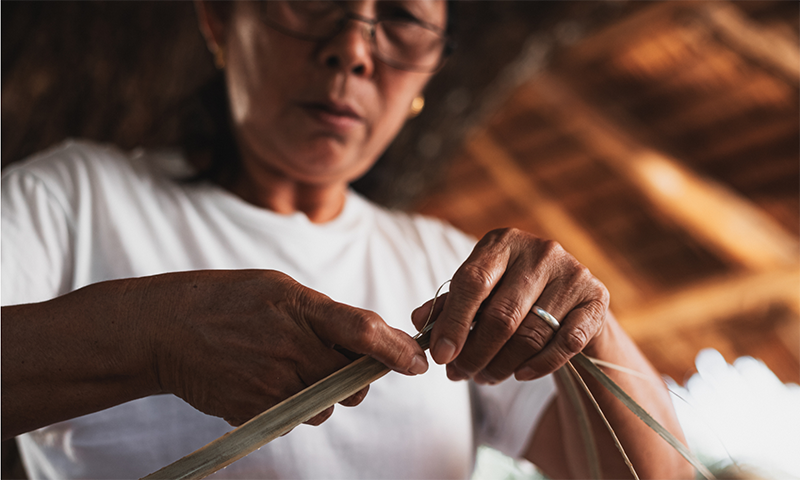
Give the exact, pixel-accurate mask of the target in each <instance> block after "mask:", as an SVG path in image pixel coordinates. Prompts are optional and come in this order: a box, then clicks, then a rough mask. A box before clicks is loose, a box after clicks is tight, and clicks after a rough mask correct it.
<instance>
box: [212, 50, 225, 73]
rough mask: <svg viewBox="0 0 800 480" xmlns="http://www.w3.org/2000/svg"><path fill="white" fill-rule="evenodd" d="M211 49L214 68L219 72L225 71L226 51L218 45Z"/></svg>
mask: <svg viewBox="0 0 800 480" xmlns="http://www.w3.org/2000/svg"><path fill="white" fill-rule="evenodd" d="M210 49H211V54H212V55H214V66H215V67H217V70H223V69H224V68H225V51H224V50H222V48H220V46H219V45H217V44H216V43H215V44H214V46H212V47H210Z"/></svg>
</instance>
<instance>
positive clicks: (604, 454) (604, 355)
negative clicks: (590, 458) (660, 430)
mask: <svg viewBox="0 0 800 480" xmlns="http://www.w3.org/2000/svg"><path fill="white" fill-rule="evenodd" d="M604 329H605V330H604V332H603V333H602V334H601V335H600V336H598V338H597V341H595V342H594V343H593V344H592V345H590V347H588V348H587V349H586V350H585V352H584V353H586V355H588V356H590V357H594V358H598V359H601V360H604V361H606V362H610V363H613V364H616V365H620V366H624V367H627V368H630V369H633V370H636V371H638V372H640V373H642V374H643V375H644V376H645V377H647V378H643V377H642V376H639V375H634V374H631V373H625V372H621V371H618V370H613V369H608V368H605V369H604V371H605V372H606V373H607V374H608V375H609V376H610V377H611V378H612V379H613V380H614V381H615V382H616V383H617V384H618V385H620V387H622V389H623V390H625V391H626V392H627V393H628V394H629V395H630V396H631V397H633V398H634V399H635V400H636V401H637V403H639V405H641V406H642V407H643V408H644V409H645V410H647V411H648V412H649V413H650V414H651V415H652V416H653V417H654V418H655V419H656V420H657V421H658V422H659V423H661V424H662V425H663V426H664V427H666V428H667V429H668V430H669V431H670V432H672V433H673V435H675V436H677V437H678V438H680V439H683V434H682V432H681V429H680V425H679V423H678V421H677V418H676V416H675V412H674V409H673V407H672V403H671V400H670V398H669V392H668V391H667V389H666V387H665V385H664V383H663V381H662V380H661V378H660V377H659V375H658V373H657V372H656V371H655V370H654V369H653V368H652V366H651V365H650V363H649V362H648V361H647V359H646V358H645V357H644V356H643V355H642V353H641V351H640V350H639V349H638V348H637V347H636V345H635V344H634V343H633V341H632V340H631V339H630V337H628V336H627V334H625V332H624V331H623V330H622V328H621V327H620V326H619V324H618V323H617V322H616V320H615V319H614V318H613V316H612V315H611V314H609V318H608V321H607V323H606V325H605V327H604ZM578 371H579V373H580V374H581V377H583V379H584V381H585V382H586V384H587V385H588V387H589V388H590V389H591V391H592V394H593V395H594V397H595V399H596V400H597V403H598V404H599V405H600V408H601V409H602V410H603V413H604V414H605V416H606V418H607V419H608V421H609V423H610V424H611V425H612V427H613V428H614V431H615V433H616V434H617V436H618V437H619V439H620V442H621V443H622V445H623V447H624V449H625V451H626V453H627V454H628V457H629V458H630V460H631V463H632V464H633V465H634V468H635V469H636V471H637V474H638V475H639V476H640V477H642V478H691V476H692V473H691V467H690V466H689V464H688V463H687V462H686V461H685V460H684V459H683V458H682V457H681V456H680V455H679V454H678V453H677V452H676V451H675V450H674V449H673V448H672V447H670V446H669V445H668V444H667V443H666V442H665V441H664V440H663V439H662V438H661V437H659V436H658V434H656V433H655V432H653V431H652V430H651V429H650V428H649V427H648V426H647V425H645V424H644V423H643V422H642V421H641V420H640V419H639V418H637V417H636V416H635V415H634V414H633V413H631V412H630V410H628V408H627V407H625V406H624V405H623V404H622V403H621V402H620V401H619V400H618V399H617V398H616V397H615V396H614V395H613V394H612V393H611V392H609V391H608V390H607V389H606V388H605V387H603V386H602V385H601V384H600V383H599V382H597V381H596V380H595V379H594V378H593V377H592V376H591V375H590V374H589V373H588V372H586V371H584V370H583V369H581V368H578ZM559 389H560V392H563V391H564V390H563V387H562V386H559ZM585 405H586V410H587V411H588V412H589V414H590V417H591V422H592V430H593V432H594V434H595V437H596V442H597V445H598V453H599V457H600V459H601V465H602V469H603V472H604V475H605V476H606V477H609V478H622V477H627V476H628V475H629V473H628V472H629V471H628V468H627V467H626V466H625V464H624V462H623V459H622V456H621V454H620V453H619V452H618V450H617V449H616V447H615V446H614V442H613V439H612V438H611V435H610V434H609V433H608V430H607V429H606V427H605V426H604V424H603V422H602V419H601V418H600V416H599V415H598V414H597V413H596V411H595V409H594V408H593V407H592V406H591V405H590V404H589V401H588V400H586V401H585ZM558 410H559V417H560V420H561V425H562V426H563V428H564V429H565V432H564V443H565V448H569V449H571V450H573V452H571V453H568V454H569V455H572V456H573V457H574V456H577V455H583V452H580V453H577V451H576V450H577V449H583V445H582V441H581V440H580V433H579V431H578V424H577V422H576V420H575V412H574V408H573V407H572V406H571V404H570V402H569V400H568V399H567V398H566V395H564V394H563V393H560V395H559V405H558Z"/></svg>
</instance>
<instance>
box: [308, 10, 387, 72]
mask: <svg viewBox="0 0 800 480" xmlns="http://www.w3.org/2000/svg"><path fill="white" fill-rule="evenodd" d="M371 28H372V27H371V26H370V25H369V23H367V22H364V21H362V20H360V19H358V18H349V19H348V20H347V24H346V25H345V26H344V29H343V30H342V31H341V32H339V33H338V34H337V35H336V36H335V37H333V38H331V39H330V40H328V41H327V42H325V44H324V45H323V46H322V48H321V49H320V52H319V58H320V61H321V62H322V64H323V65H325V66H326V67H328V68H334V69H338V70H342V71H344V72H347V73H350V74H353V75H358V76H364V77H369V76H371V75H372V72H373V70H374V68H375V63H374V60H373V58H372V38H371Z"/></svg>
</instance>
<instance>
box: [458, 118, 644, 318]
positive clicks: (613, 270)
mask: <svg viewBox="0 0 800 480" xmlns="http://www.w3.org/2000/svg"><path fill="white" fill-rule="evenodd" d="M466 150H467V154H468V155H469V156H470V157H472V158H473V159H474V160H475V161H476V162H477V163H479V164H480V165H481V166H482V167H483V168H485V169H486V171H487V173H489V175H490V176H491V177H492V179H493V180H494V182H495V183H496V184H497V185H498V187H499V188H500V190H501V191H503V192H505V193H506V194H507V195H508V196H509V197H510V198H512V199H513V200H514V202H515V203H517V204H518V205H519V206H520V207H521V208H522V209H523V210H524V211H525V212H527V213H528V215H530V217H531V218H533V220H534V222H536V223H537V224H538V225H541V226H542V228H543V229H544V230H545V231H544V232H541V233H542V234H543V235H545V236H547V237H549V238H553V239H555V240H557V241H559V242H560V243H561V244H562V245H563V246H564V248H565V249H566V250H567V251H569V252H570V253H571V254H572V255H574V256H575V258H577V259H578V260H579V261H580V262H582V263H583V264H584V265H586V266H587V267H588V268H589V269H590V270H591V271H592V273H593V274H594V275H595V276H596V277H597V278H599V279H600V280H601V281H603V282H604V283H605V285H606V287H607V288H608V290H609V291H610V292H611V298H612V304H613V305H614V307H615V308H619V309H627V308H630V306H632V305H634V304H636V303H638V302H639V301H640V300H641V295H640V291H639V289H638V288H637V287H636V286H635V284H634V282H632V281H631V280H630V279H629V278H628V277H627V275H626V274H625V273H624V272H622V271H620V269H619V268H618V267H617V265H616V264H615V262H613V261H612V260H611V259H609V258H608V257H607V256H606V254H605V253H604V252H603V250H602V249H601V248H600V247H599V246H598V245H597V244H596V243H595V242H594V240H593V239H592V237H591V235H589V233H587V232H586V231H585V230H584V229H583V228H582V227H581V226H580V225H579V223H578V222H577V221H575V220H574V219H573V218H572V217H571V216H570V215H569V213H568V212H567V211H566V210H564V209H563V208H562V207H561V205H560V204H559V203H558V202H556V201H555V200H553V199H551V198H549V197H548V196H547V195H545V194H543V193H542V190H541V188H539V187H538V186H537V185H536V184H535V183H534V181H533V179H532V178H531V176H530V175H529V174H528V173H527V172H525V171H524V170H522V169H521V168H520V167H519V166H518V165H517V163H516V161H515V160H514V158H513V157H512V156H511V155H510V154H509V153H508V152H507V151H506V150H505V149H504V148H503V147H501V146H500V145H499V144H498V143H497V142H496V141H495V140H494V138H493V137H492V136H491V134H489V132H487V131H483V132H481V133H478V134H477V135H474V136H472V138H471V140H470V141H469V142H467V145H466Z"/></svg>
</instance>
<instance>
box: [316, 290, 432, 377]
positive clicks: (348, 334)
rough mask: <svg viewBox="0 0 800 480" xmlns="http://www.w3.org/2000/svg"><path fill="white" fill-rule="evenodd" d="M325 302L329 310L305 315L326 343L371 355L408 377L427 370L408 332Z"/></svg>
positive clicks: (375, 317) (365, 313)
mask: <svg viewBox="0 0 800 480" xmlns="http://www.w3.org/2000/svg"><path fill="white" fill-rule="evenodd" d="M326 303H327V305H326V307H327V308H324V309H321V308H316V309H312V312H311V314H310V315H306V319H307V320H308V321H309V325H310V326H311V328H312V329H313V330H314V332H315V333H316V334H317V335H318V336H319V337H320V338H321V339H323V340H324V341H326V342H330V343H331V344H336V345H340V346H342V347H344V348H346V349H348V350H351V351H353V352H356V353H360V354H364V355H369V356H371V357H373V358H375V359H376V360H378V361H379V362H381V363H383V364H384V365H386V366H387V367H389V368H391V369H392V370H395V371H397V372H399V373H403V374H406V375H419V374H422V373H425V372H426V371H427V370H428V361H427V359H426V358H425V354H424V352H423V351H422V348H421V347H420V346H419V345H418V344H417V342H415V341H414V339H412V338H411V337H410V336H409V335H408V334H406V333H405V332H403V331H401V330H398V329H395V328H391V327H389V326H388V325H387V324H386V322H384V321H383V319H382V318H381V317H380V316H379V315H378V314H376V313H375V312H371V311H369V310H363V309H360V308H354V307H350V306H347V305H344V304H340V303H337V302H333V301H330V300H329V301H328V302H326ZM313 310H317V312H313Z"/></svg>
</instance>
